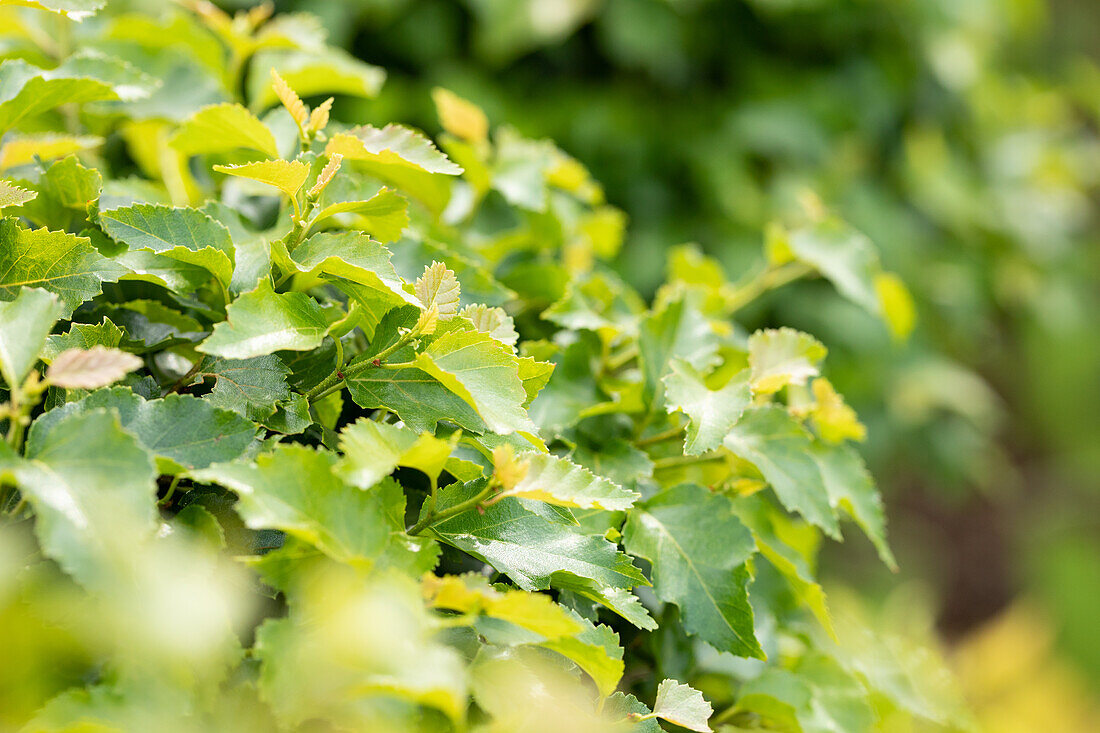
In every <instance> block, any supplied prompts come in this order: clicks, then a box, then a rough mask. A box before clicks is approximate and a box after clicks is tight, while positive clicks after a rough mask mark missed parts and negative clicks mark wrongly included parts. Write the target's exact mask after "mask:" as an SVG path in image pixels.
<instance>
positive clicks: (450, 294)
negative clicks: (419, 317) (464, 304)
mask: <svg viewBox="0 0 1100 733" xmlns="http://www.w3.org/2000/svg"><path fill="white" fill-rule="evenodd" d="M460 294H461V293H460V287H459V284H458V278H456V277H455V274H454V272H452V271H451V270H449V269H447V265H445V264H443V263H442V262H432V264H430V265H428V266H427V267H425V268H424V274H423V275H421V276H420V277H419V278H417V280H416V297H417V298H419V299H420V302H421V303H423V304H424V307H425V308H431V307H432V306H435V308H436V309H437V310H438V312H439V320H441V321H447V320H450V319H451V318H453V317H454V315H455V314H456V313H458V300H459V296H460Z"/></svg>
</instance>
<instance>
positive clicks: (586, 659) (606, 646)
mask: <svg viewBox="0 0 1100 733" xmlns="http://www.w3.org/2000/svg"><path fill="white" fill-rule="evenodd" d="M576 620H577V621H578V622H579V623H581V624H582V625H583V626H584V630H583V631H582V632H581V633H579V634H577V635H575V636H562V637H558V638H555V639H550V640H548V641H544V642H542V643H541V644H539V646H541V647H544V648H546V649H550V650H552V651H555V652H557V653H558V654H561V655H562V656H564V657H566V658H568V659H570V660H572V661H573V662H574V663H575V664H576V665H577V666H578V667H580V668H581V669H582V670H584V672H585V674H587V675H588V676H589V677H591V678H592V681H593V682H595V683H596V690H597V691H598V692H599V693H600V697H601V698H604V697H607V696H608V695H610V694H611V693H613V692H615V688H616V687H618V686H619V681H620V680H621V679H622V677H623V669H624V667H625V665H624V664H623V649H622V647H621V646H619V635H618V634H616V633H615V632H614V631H612V630H611V628H610V627H608V626H604V625H602V624H601V625H599V626H597V625H595V624H593V623H592V622H591V621H589V620H588V619H585V618H581V617H580V616H577V617H576Z"/></svg>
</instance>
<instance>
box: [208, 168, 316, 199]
mask: <svg viewBox="0 0 1100 733" xmlns="http://www.w3.org/2000/svg"><path fill="white" fill-rule="evenodd" d="M214 170H216V171H218V172H219V173H226V174H228V175H231V176H238V177H240V178H248V179H249V180H252V181H259V182H260V183H266V184H267V185H269V186H274V187H275V188H277V189H279V190H280V191H282V192H283V193H285V194H286V195H287V196H290V198H291V199H294V196H295V195H296V194H297V193H298V192H299V191H300V190H302V186H304V185H305V182H306V178H307V177H308V176H309V166H308V165H306V164H305V163H303V162H301V161H300V160H294V161H290V160H264V161H260V162H258V163H244V164H243V165H216V166H214Z"/></svg>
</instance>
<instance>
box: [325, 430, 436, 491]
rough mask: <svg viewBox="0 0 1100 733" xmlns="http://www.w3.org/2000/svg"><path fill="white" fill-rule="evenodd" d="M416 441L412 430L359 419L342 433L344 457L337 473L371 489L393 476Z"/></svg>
mask: <svg viewBox="0 0 1100 733" xmlns="http://www.w3.org/2000/svg"><path fill="white" fill-rule="evenodd" d="M425 435H427V434H425ZM428 437H431V436H428ZM415 442H416V433H415V432H413V431H411V430H407V429H404V428H399V427H397V426H396V425H387V424H386V423H379V422H374V421H373V420H369V419H367V418H363V419H360V420H357V421H356V422H354V423H352V424H351V425H348V426H347V427H346V428H344V430H343V431H342V432H341V433H340V451H341V452H342V453H343V454H344V457H343V458H342V459H341V460H340V463H339V465H338V467H337V473H339V474H340V475H341V476H342V477H343V478H344V480H345V481H347V482H348V483H350V484H352V485H354V486H358V487H359V488H362V489H369V488H370V487H371V486H374V485H375V484H376V483H378V482H379V481H381V480H382V479H384V478H385V477H386V476H389V475H390V474H391V473H393V470H394V469H395V468H397V467H398V465H400V463H401V456H402V455H404V453H405V451H407V450H408V449H409V448H411V447H412V446H413V444H414V443H415Z"/></svg>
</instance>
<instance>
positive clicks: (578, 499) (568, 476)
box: [505, 453, 639, 511]
mask: <svg viewBox="0 0 1100 733" xmlns="http://www.w3.org/2000/svg"><path fill="white" fill-rule="evenodd" d="M518 459H519V460H520V461H522V462H524V463H526V464H527V474H526V475H525V476H524V477H523V479H522V480H521V481H520V482H519V483H517V484H516V485H515V486H514V487H512V488H510V489H508V490H507V491H506V492H505V495H507V496H518V497H522V498H524V499H537V500H538V501H544V502H546V503H548V504H555V505H557V506H574V507H580V508H582V509H591V508H596V509H607V510H610V511H619V510H622V509H629V508H630V507H631V506H633V504H634V502H635V501H636V500H637V499H638V498H639V494H637V493H636V492H634V491H628V490H627V489H624V488H623V487H621V486H619V485H618V484H616V483H614V482H613V481H609V480H608V479H606V478H603V477H602V476H596V475H595V474H593V473H592V472H591V471H589V470H588V469H587V468H583V467H581V466H578V465H577V464H575V463H573V462H572V461H570V460H569V459H568V458H560V457H558V456H555V455H553V454H550V453H524V454H522V455H521V456H519V457H518Z"/></svg>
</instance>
